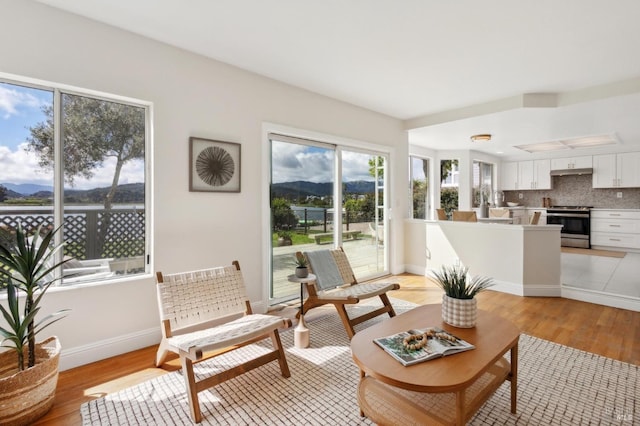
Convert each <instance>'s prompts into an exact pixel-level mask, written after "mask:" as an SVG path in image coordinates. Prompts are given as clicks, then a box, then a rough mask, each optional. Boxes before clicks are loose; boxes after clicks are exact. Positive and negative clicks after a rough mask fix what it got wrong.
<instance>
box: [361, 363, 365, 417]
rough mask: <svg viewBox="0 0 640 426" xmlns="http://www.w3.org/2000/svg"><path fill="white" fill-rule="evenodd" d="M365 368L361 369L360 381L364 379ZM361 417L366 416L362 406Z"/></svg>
mask: <svg viewBox="0 0 640 426" xmlns="http://www.w3.org/2000/svg"><path fill="white" fill-rule="evenodd" d="M364 376H365V374H364V370H360V382H361V383H362V380H363V379H364ZM360 417H364V411H362V408H360Z"/></svg>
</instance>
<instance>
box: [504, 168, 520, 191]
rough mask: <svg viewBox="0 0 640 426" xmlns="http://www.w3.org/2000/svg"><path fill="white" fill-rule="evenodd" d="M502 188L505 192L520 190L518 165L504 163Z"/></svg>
mask: <svg viewBox="0 0 640 426" xmlns="http://www.w3.org/2000/svg"><path fill="white" fill-rule="evenodd" d="M500 186H501V188H502V190H503V191H509V190H516V189H518V163H516V162H513V163H502V168H501V172H500Z"/></svg>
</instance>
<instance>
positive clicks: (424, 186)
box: [409, 156, 431, 219]
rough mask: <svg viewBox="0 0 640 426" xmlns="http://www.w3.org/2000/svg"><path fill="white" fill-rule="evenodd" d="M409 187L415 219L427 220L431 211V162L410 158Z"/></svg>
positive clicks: (424, 159)
mask: <svg viewBox="0 0 640 426" xmlns="http://www.w3.org/2000/svg"><path fill="white" fill-rule="evenodd" d="M409 162H410V164H409V173H410V177H409V185H410V189H411V205H412V216H411V217H413V218H414V219H426V218H427V212H428V211H429V210H431V207H430V204H429V198H430V197H429V190H430V188H429V160H428V159H426V158H420V157H414V156H410V157H409Z"/></svg>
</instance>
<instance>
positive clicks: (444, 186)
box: [440, 159, 460, 215]
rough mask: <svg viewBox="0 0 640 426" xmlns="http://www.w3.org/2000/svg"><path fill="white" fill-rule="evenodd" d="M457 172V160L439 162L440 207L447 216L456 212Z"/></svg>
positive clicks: (458, 173) (458, 177)
mask: <svg viewBox="0 0 640 426" xmlns="http://www.w3.org/2000/svg"><path fill="white" fill-rule="evenodd" d="M459 170H460V169H459V160H457V159H448V160H440V207H441V208H443V209H444V210H445V212H446V213H447V215H451V212H452V211H454V210H458V192H459V191H458V189H459V184H458V183H459V180H460V171H459Z"/></svg>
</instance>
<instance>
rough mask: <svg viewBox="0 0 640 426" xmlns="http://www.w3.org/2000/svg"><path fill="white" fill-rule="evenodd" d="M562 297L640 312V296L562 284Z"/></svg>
mask: <svg viewBox="0 0 640 426" xmlns="http://www.w3.org/2000/svg"><path fill="white" fill-rule="evenodd" d="M562 297H565V298H567V299H573V300H580V301H581V302H589V303H595V304H597V305H604V306H611V307H612V308H620V309H627V310H630V311H636V312H640V298H637V297H630V296H619V295H616V294H611V293H603V292H601V291H596V290H586V289H583V288H577V287H569V286H567V285H563V286H562Z"/></svg>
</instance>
